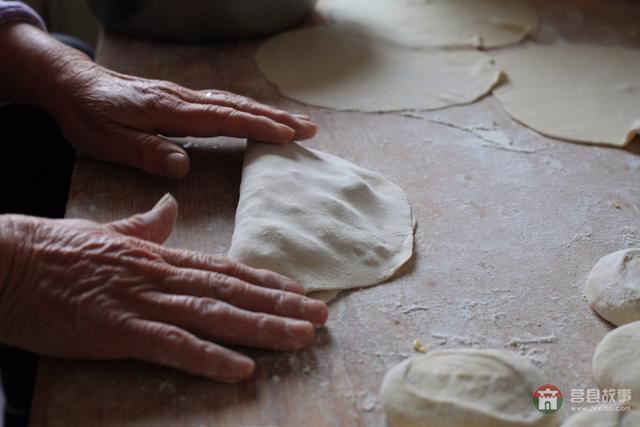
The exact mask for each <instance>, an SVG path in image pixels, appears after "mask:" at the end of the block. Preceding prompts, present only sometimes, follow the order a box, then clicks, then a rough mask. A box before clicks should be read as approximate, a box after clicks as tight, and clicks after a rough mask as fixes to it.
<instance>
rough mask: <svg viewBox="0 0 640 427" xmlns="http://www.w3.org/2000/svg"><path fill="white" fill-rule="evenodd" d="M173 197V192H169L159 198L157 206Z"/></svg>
mask: <svg viewBox="0 0 640 427" xmlns="http://www.w3.org/2000/svg"><path fill="white" fill-rule="evenodd" d="M171 199H173V196H172V195H171V193H167V194H165V195H164V196H162V198H161V199H160V200H158V203H156V206H161V205H164V204H165V203H167V202H168V201H169V200H171Z"/></svg>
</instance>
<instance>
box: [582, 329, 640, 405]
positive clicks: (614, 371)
mask: <svg viewBox="0 0 640 427" xmlns="http://www.w3.org/2000/svg"><path fill="white" fill-rule="evenodd" d="M593 377H594V378H595V380H596V383H597V384H598V386H599V387H601V388H607V389H616V390H620V389H628V390H631V399H632V400H631V402H629V404H630V405H631V406H635V407H638V406H639V405H638V403H639V402H640V322H633V323H629V324H627V325H624V326H620V327H619V328H617V329H614V330H613V331H611V332H609V333H608V334H607V335H606V336H605V337H604V339H603V340H602V341H601V342H600V344H598V347H597V348H596V352H595V353H594V355H593Z"/></svg>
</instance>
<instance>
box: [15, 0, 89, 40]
mask: <svg viewBox="0 0 640 427" xmlns="http://www.w3.org/2000/svg"><path fill="white" fill-rule="evenodd" d="M23 1H24V2H25V3H27V4H28V5H29V6H31V7H32V8H34V9H35V10H36V11H37V12H38V13H39V14H40V16H42V17H43V18H44V20H45V22H46V23H47V27H48V28H49V31H51V32H55V33H64V34H69V35H72V36H75V37H77V38H79V39H80V40H82V41H84V42H85V43H88V44H89V45H90V46H92V47H94V48H95V46H96V40H97V37H98V30H99V28H100V23H99V22H98V20H97V19H96V17H95V16H94V15H93V13H92V12H91V9H90V8H89V4H88V2H85V1H68V0H23Z"/></svg>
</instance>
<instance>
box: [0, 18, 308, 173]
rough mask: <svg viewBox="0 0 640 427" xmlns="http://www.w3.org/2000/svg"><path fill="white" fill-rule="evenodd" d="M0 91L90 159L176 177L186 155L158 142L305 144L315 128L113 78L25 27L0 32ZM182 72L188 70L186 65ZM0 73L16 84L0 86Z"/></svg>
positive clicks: (235, 103) (243, 106) (223, 97)
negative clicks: (39, 115)
mask: <svg viewBox="0 0 640 427" xmlns="http://www.w3.org/2000/svg"><path fill="white" fill-rule="evenodd" d="M0 40H2V46H0V48H2V50H3V54H2V59H3V61H6V62H5V65H4V67H3V66H0V89H4V90H1V91H0V92H7V93H10V94H11V92H13V93H14V94H15V96H14V98H17V99H21V100H24V101H25V102H28V103H32V104H36V105H39V106H41V107H42V108H44V109H45V110H47V111H48V112H49V114H51V115H52V116H53V118H54V119H55V120H56V121H57V122H58V124H59V125H60V126H61V128H62V130H63V132H64V134H65V136H66V138H67V139H68V141H69V142H70V143H71V144H72V145H74V146H75V147H76V148H77V149H78V150H79V151H80V152H82V153H85V154H87V155H89V156H92V157H95V158H98V159H101V160H107V161H112V162H117V163H123V164H127V165H130V166H134V167H137V168H140V169H143V170H145V171H147V172H150V173H154V174H158V175H163V176H168V177H181V176H183V175H185V174H186V173H187V171H188V169H189V161H188V156H187V153H186V152H185V151H184V150H183V149H182V148H180V147H179V146H178V145H176V144H175V143H173V142H171V141H169V140H167V139H165V138H162V137H161V136H160V135H165V136H174V137H179V136H197V137H209V136H221V135H225V136H234V137H242V138H251V139H256V140H262V141H266V142H273V143H287V142H291V141H294V140H303V139H308V138H311V137H312V136H313V135H315V133H316V129H317V127H316V125H315V124H313V123H312V122H311V121H310V120H309V118H308V117H306V116H301V115H294V114H290V113H287V112H285V111H282V110H278V109H276V108H273V107H269V106H267V105H263V104H260V103H258V102H256V101H254V100H252V99H249V98H245V97H242V96H239V95H234V94H231V93H228V92H223V91H217V90H205V91H197V90H190V89H187V88H184V87H182V86H179V85H177V84H174V83H170V82H166V81H160V80H147V79H142V78H139V77H134V76H129V75H124V74H120V73H116V72H114V71H111V70H108V69H106V68H104V67H101V66H99V65H97V64H95V63H94V62H92V61H91V60H90V59H89V58H88V57H86V56H85V55H84V54H82V53H80V52H79V51H77V50H75V49H72V48H70V47H67V46H65V45H63V44H61V43H58V42H57V41H56V40H54V39H52V38H51V37H49V36H48V35H47V34H46V33H44V32H42V31H41V30H39V29H38V28H35V27H33V26H31V25H28V24H14V25H5V26H3V27H2V29H0ZM186 66H188V64H186ZM3 68H5V69H6V70H5V71H4V73H7V74H13V76H14V77H15V75H16V74H18V75H19V76H20V77H21V79H20V82H18V84H17V85H12V87H6V88H2V83H3V82H6V81H8V80H9V79H3V78H2V74H3Z"/></svg>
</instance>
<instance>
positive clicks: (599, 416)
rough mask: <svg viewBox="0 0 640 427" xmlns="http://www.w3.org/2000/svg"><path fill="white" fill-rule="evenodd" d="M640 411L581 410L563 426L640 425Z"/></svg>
mask: <svg viewBox="0 0 640 427" xmlns="http://www.w3.org/2000/svg"><path fill="white" fill-rule="evenodd" d="M638 426H640V411H628V412H626V411H625V412H616V411H615V410H610V411H607V412H604V411H593V412H581V413H579V414H576V415H573V416H572V417H571V418H569V419H568V420H567V422H565V423H564V424H562V427H638Z"/></svg>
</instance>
